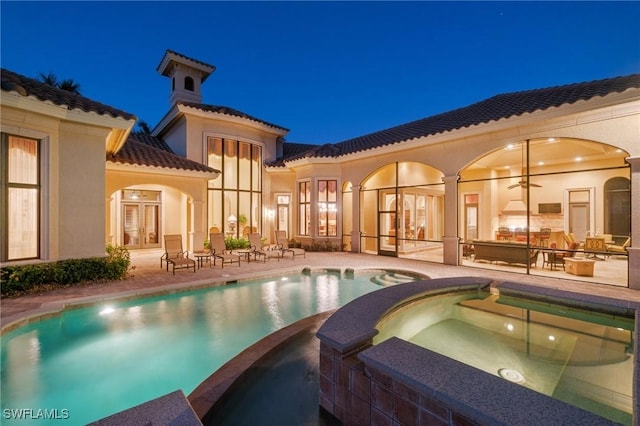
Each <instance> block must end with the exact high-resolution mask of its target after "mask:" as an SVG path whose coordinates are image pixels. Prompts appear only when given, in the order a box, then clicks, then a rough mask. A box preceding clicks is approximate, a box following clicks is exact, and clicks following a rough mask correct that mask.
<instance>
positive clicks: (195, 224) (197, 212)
mask: <svg viewBox="0 0 640 426" xmlns="http://www.w3.org/2000/svg"><path fill="white" fill-rule="evenodd" d="M189 204H191V206H190V207H191V208H190V210H191V230H190V231H189V247H188V250H189V251H192V252H193V251H197V250H202V249H203V247H204V240H205V238H206V229H205V227H206V220H205V217H206V212H205V208H206V203H204V202H203V201H201V200H194V199H190V200H189Z"/></svg>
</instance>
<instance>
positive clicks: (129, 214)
mask: <svg viewBox="0 0 640 426" xmlns="http://www.w3.org/2000/svg"><path fill="white" fill-rule="evenodd" d="M122 232H123V235H122V243H123V245H124V246H125V247H127V248H130V249H141V248H152V247H160V246H161V244H160V204H159V203H130V202H126V203H122Z"/></svg>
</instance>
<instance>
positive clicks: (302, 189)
mask: <svg viewBox="0 0 640 426" xmlns="http://www.w3.org/2000/svg"><path fill="white" fill-rule="evenodd" d="M298 205H299V209H298V211H299V217H298V220H299V227H298V233H299V234H300V235H309V225H310V224H311V182H308V181H305V182H299V183H298Z"/></svg>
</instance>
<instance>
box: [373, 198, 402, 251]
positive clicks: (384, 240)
mask: <svg viewBox="0 0 640 426" xmlns="http://www.w3.org/2000/svg"><path fill="white" fill-rule="evenodd" d="M378 200H379V202H378V254H379V255H382V256H396V257H397V256H398V237H399V235H398V228H399V224H398V211H397V205H398V203H397V195H396V191H395V190H391V191H390V190H384V191H379V193H378Z"/></svg>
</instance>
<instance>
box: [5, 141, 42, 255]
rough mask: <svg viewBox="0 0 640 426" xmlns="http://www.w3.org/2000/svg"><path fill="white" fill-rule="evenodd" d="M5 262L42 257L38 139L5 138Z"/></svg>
mask: <svg viewBox="0 0 640 426" xmlns="http://www.w3.org/2000/svg"><path fill="white" fill-rule="evenodd" d="M0 154H1V155H0V158H1V159H2V163H1V167H2V172H1V175H2V177H1V179H2V195H1V196H2V200H1V201H2V202H1V203H0V205H2V221H1V223H2V224H3V228H4V229H2V232H3V235H5V237H4V239H3V244H2V249H1V255H0V258H1V259H2V260H18V259H33V258H37V257H38V256H39V249H40V247H39V240H40V229H39V221H40V170H39V164H40V154H39V143H38V141H37V140H35V139H29V138H23V137H18V136H12V135H6V134H2V148H1V153H0Z"/></svg>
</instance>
